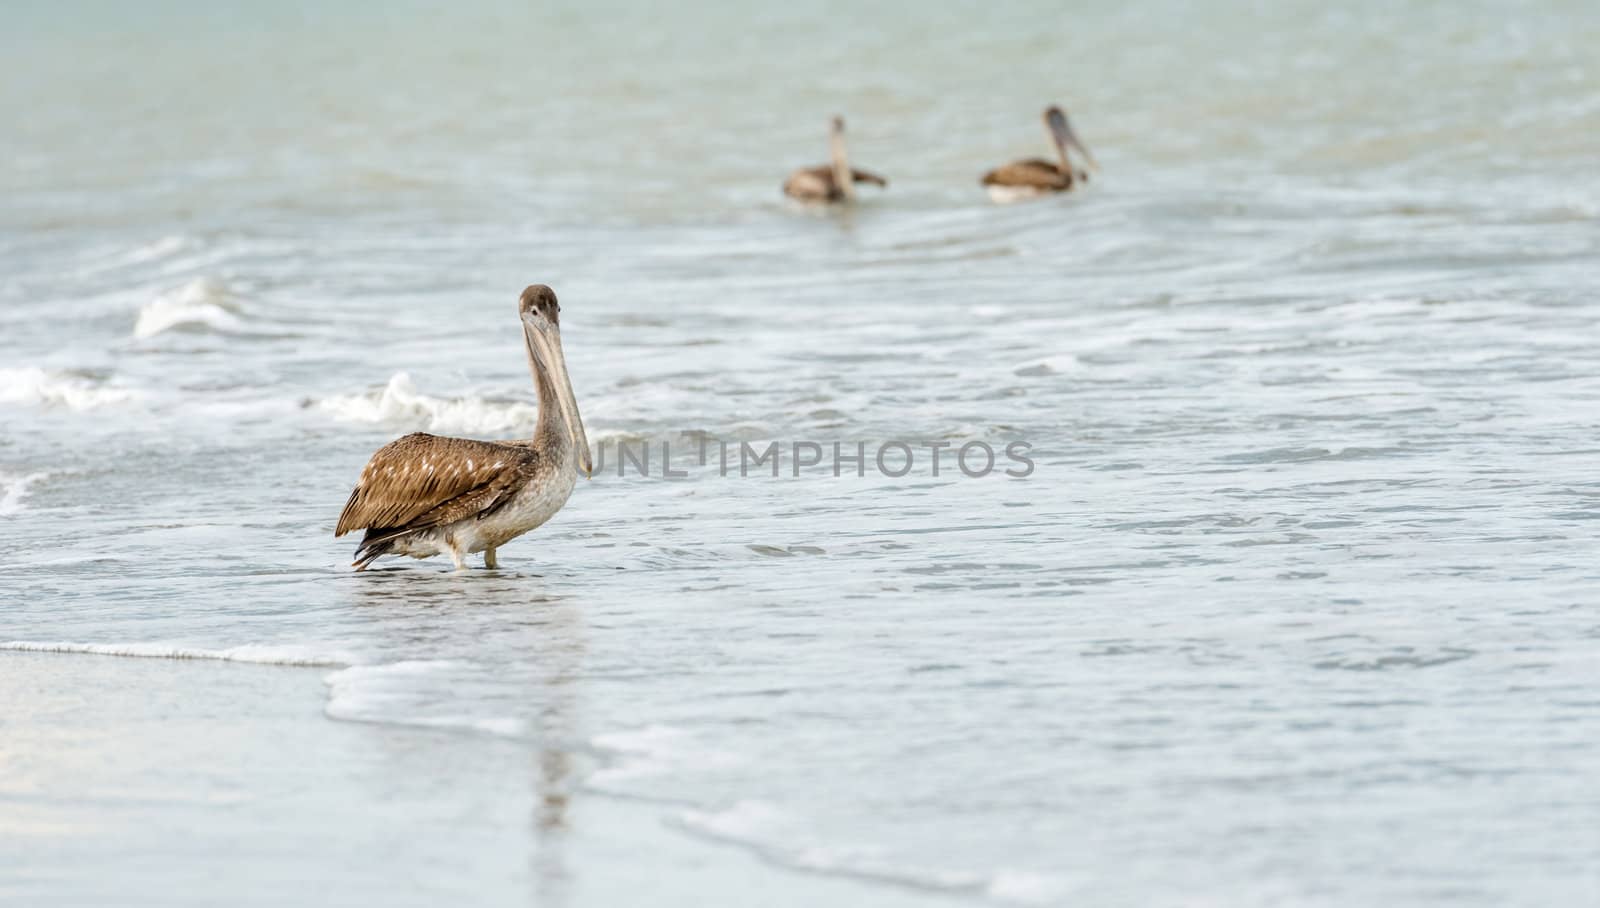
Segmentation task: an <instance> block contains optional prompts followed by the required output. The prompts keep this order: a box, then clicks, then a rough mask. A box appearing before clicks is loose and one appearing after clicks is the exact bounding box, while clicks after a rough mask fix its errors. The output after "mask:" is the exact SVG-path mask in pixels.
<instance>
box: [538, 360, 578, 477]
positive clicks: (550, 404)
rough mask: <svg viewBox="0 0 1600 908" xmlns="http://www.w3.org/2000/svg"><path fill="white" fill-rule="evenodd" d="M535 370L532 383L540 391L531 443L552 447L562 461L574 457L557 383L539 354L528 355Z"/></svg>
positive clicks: (548, 448)
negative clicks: (562, 412)
mask: <svg viewBox="0 0 1600 908" xmlns="http://www.w3.org/2000/svg"><path fill="white" fill-rule="evenodd" d="M528 366H529V368H530V369H531V370H532V372H533V384H534V387H535V389H536V390H537V391H538V393H539V422H538V424H537V425H536V426H534V429H533V438H532V440H531V441H532V444H533V445H534V446H535V447H537V448H539V449H540V450H542V451H549V452H550V453H551V454H552V455H554V456H555V457H556V459H558V460H560V461H561V462H562V463H563V464H565V463H567V462H568V461H570V460H571V459H572V456H571V455H572V433H571V432H570V431H568V428H567V420H566V417H564V416H562V415H561V400H560V396H559V395H558V394H557V393H556V383H555V382H553V381H551V380H550V371H549V370H548V369H546V368H545V366H544V363H542V362H540V361H539V358H538V357H536V356H532V355H530V356H529V357H528Z"/></svg>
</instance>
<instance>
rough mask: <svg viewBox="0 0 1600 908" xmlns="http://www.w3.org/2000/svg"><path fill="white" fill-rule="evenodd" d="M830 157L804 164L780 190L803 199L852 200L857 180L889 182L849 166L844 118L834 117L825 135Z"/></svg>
mask: <svg viewBox="0 0 1600 908" xmlns="http://www.w3.org/2000/svg"><path fill="white" fill-rule="evenodd" d="M828 155H829V157H830V158H831V161H830V162H829V163H827V164H824V165H822V166H821V167H803V168H801V169H799V170H796V171H795V172H794V173H791V174H789V179H787V180H785V181H784V182H783V194H784V195H787V196H790V197H791V198H796V199H799V200H801V201H802V202H854V201H855V200H856V184H857V183H872V184H874V185H877V186H888V185H889V181H888V180H886V179H884V178H883V177H880V176H878V175H877V174H875V173H869V172H867V171H865V170H852V169H851V167H850V158H849V157H848V156H847V155H846V154H845V150H844V118H843V117H834V118H833V126H832V128H831V130H830V132H829V135H828Z"/></svg>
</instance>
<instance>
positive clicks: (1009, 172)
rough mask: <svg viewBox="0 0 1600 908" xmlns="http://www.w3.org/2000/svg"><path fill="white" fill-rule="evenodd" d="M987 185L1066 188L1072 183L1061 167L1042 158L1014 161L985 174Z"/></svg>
mask: <svg viewBox="0 0 1600 908" xmlns="http://www.w3.org/2000/svg"><path fill="white" fill-rule="evenodd" d="M983 185H985V186H1027V187H1031V188H1034V189H1064V188H1066V187H1068V186H1071V185H1072V178H1071V177H1070V176H1067V177H1064V176H1063V175H1062V173H1061V168H1060V167H1058V166H1056V165H1055V164H1052V163H1051V162H1049V161H1046V160H1044V159H1042V158H1028V159H1027V160H1025V161H1012V162H1011V163H1010V164H1006V165H1005V166H1003V167H996V168H995V169H993V170H991V171H989V172H988V173H986V174H984V175H983Z"/></svg>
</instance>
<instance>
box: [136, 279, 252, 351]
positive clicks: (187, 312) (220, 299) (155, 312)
mask: <svg viewBox="0 0 1600 908" xmlns="http://www.w3.org/2000/svg"><path fill="white" fill-rule="evenodd" d="M244 327H245V324H244V322H243V320H241V319H240V318H239V315H238V313H237V311H236V310H235V309H234V307H233V304H232V303H231V301H230V296H229V293H228V288H227V287H225V286H223V284H222V282H220V281H216V280H213V279H211V278H204V277H202V278H195V279H194V280H192V281H190V282H188V283H187V284H184V285H183V286H182V287H179V288H177V289H175V290H170V291H168V292H166V293H163V294H161V295H160V296H158V297H156V298H155V299H154V300H152V301H150V302H149V303H146V304H145V306H144V308H142V309H140V310H139V320H138V321H137V322H136V323H135V324H134V326H133V336H134V337H138V338H145V337H153V336H155V335H157V334H160V333H162V332H163V331H170V330H172V329H174V328H187V329H190V330H194V329H201V330H205V329H209V330H212V331H222V332H233V331H241V330H243V329H244Z"/></svg>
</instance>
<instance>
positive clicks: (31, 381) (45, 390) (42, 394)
mask: <svg viewBox="0 0 1600 908" xmlns="http://www.w3.org/2000/svg"><path fill="white" fill-rule="evenodd" d="M137 396H138V395H137V394H136V393H135V392H133V391H131V390H129V389H127V388H116V387H111V386H109V385H107V384H106V382H104V381H102V380H99V379H94V378H89V377H88V376H85V375H80V374H77V373H73V372H66V371H62V370H57V369H40V368H37V367H34V366H23V367H21V368H11V369H0V403H15V404H32V405H36V406H47V407H66V408H67V409H69V410H92V409H94V408H96V407H103V406H107V405H109V404H118V403H123V402H125V401H129V400H132V399H134V398H135V397H137Z"/></svg>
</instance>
